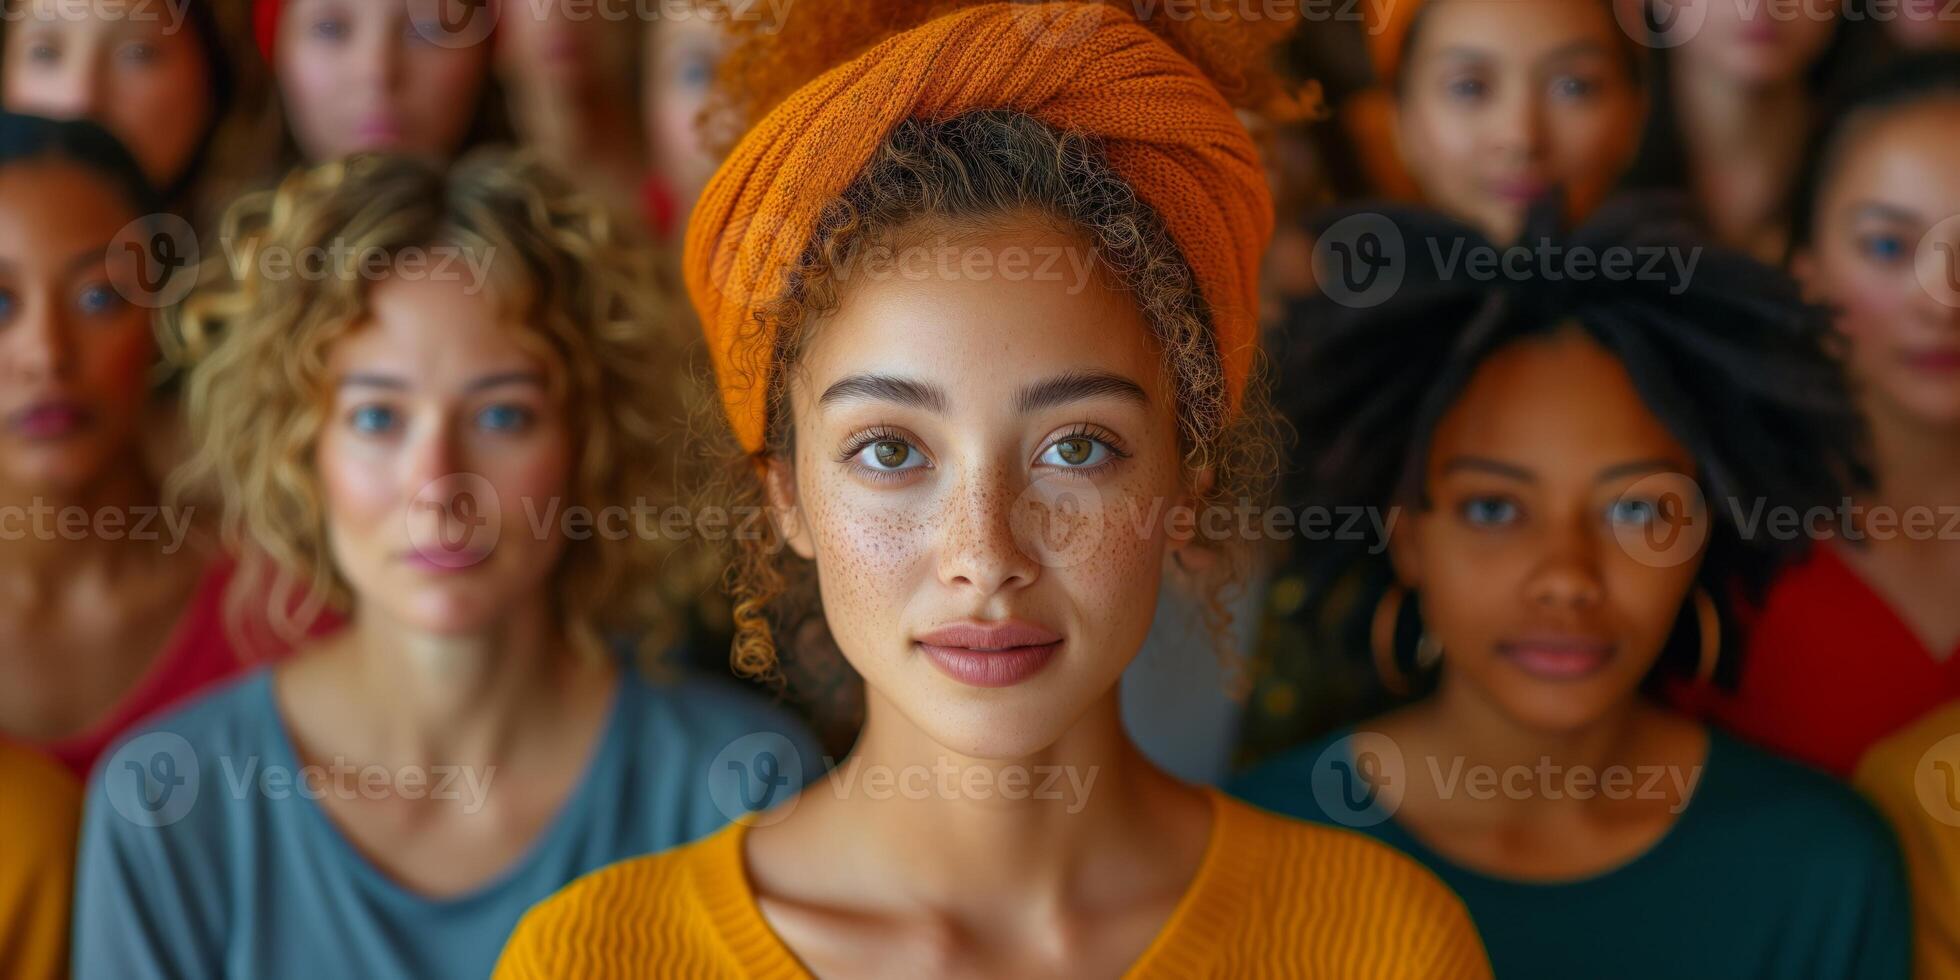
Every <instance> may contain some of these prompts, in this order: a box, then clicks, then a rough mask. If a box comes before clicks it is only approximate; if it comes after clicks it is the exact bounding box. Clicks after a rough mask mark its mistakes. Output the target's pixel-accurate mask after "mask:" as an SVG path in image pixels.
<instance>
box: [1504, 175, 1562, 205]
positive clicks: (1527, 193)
mask: <svg viewBox="0 0 1960 980" xmlns="http://www.w3.org/2000/svg"><path fill="white" fill-rule="evenodd" d="M1548 186H1550V185H1548V184H1546V183H1545V182H1544V181H1542V180H1533V179H1530V178H1512V179H1509V180H1493V181H1491V182H1490V191H1491V193H1492V194H1495V195H1496V196H1497V197H1499V198H1501V199H1503V200H1505V201H1507V202H1509V203H1512V204H1530V203H1531V202H1532V201H1534V200H1536V199H1537V198H1538V197H1539V196H1540V195H1542V194H1544V193H1545V189H1546V187H1548Z"/></svg>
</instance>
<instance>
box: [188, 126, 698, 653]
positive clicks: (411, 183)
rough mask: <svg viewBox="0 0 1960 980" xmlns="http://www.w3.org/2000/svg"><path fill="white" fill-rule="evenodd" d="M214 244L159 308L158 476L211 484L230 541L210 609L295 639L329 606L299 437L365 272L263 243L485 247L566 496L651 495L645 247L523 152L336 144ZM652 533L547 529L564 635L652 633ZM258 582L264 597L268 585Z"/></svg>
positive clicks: (673, 480) (325, 389)
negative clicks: (543, 409)
mask: <svg viewBox="0 0 1960 980" xmlns="http://www.w3.org/2000/svg"><path fill="white" fill-rule="evenodd" d="M223 235H224V236H225V241H226V242H227V248H226V249H225V250H224V251H225V252H226V253H235V258H233V259H232V260H231V261H232V262H235V263H236V266H237V270H240V271H243V272H244V274H237V273H236V272H235V270H234V268H233V267H232V265H228V264H227V262H226V258H225V256H224V255H217V256H214V257H213V259H212V261H210V262H209V263H207V265H206V266H205V268H204V270H203V275H202V281H201V282H200V285H199V288H198V289H197V290H196V291H195V292H194V293H193V294H192V295H191V297H190V298H189V299H187V300H186V301H185V303H184V304H183V305H182V308H181V310H180V311H179V312H178V314H177V315H176V316H175V317H174V318H172V320H171V321H170V322H169V323H167V324H166V329H165V331H164V339H165V346H166V348H167V350H168V352H169V353H170V354H171V356H172V357H173V359H175V360H177V361H178V362H180V363H183V364H185V365H186V366H187V367H188V370H189V374H188V376H187V383H186V390H185V396H186V406H187V414H188V418H189V425H190V429H191V432H192V435H193V439H194V441H195V444H196V447H197V448H196V450H195V453H194V455H193V456H192V458H191V459H190V460H189V461H188V462H187V463H186V464H185V465H184V467H183V468H182V469H180V470H179V471H178V472H177V473H176V474H174V475H173V478H172V480H171V486H170V492H171V493H172V495H173V496H181V495H183V494H184V493H186V492H188V491H189V490H191V489H193V488H203V487H208V488H209V489H210V490H211V491H213V492H215V493H217V494H218V495H220V496H221V498H222V501H223V507H222V512H223V518H222V523H221V531H222V534H223V537H224V541H225V543H226V545H227V547H229V548H230V549H232V550H233V551H235V552H236V553H237V554H238V555H239V559H240V563H241V571H240V574H239V575H238V576H237V577H236V582H237V587H235V588H234V589H233V590H232V593H231V595H230V596H229V597H228V613H229V616H228V618H229V621H230V623H231V625H232V627H233V628H234V630H235V631H241V632H242V631H244V630H245V628H246V627H245V624H246V623H247V622H252V621H256V620H255V617H254V616H252V615H250V614H252V613H254V612H257V610H253V609H251V608H250V607H251V606H253V605H255V604H257V603H259V602H264V603H266V608H265V609H264V610H263V611H264V612H265V613H266V614H269V622H270V624H271V625H272V627H273V629H274V631H275V632H276V633H277V634H278V638H279V639H280V640H281V641H283V642H287V643H291V642H295V641H297V640H298V639H299V638H300V637H301V636H302V635H303V634H304V633H305V631H306V630H307V629H308V628H309V627H310V626H311V625H312V623H313V622H314V621H315V620H316V619H317V617H318V616H319V615H320V614H321V613H322V612H323V611H324V610H326V609H328V608H333V609H337V610H345V609H347V608H349V606H350V604H351V601H352V598H353V596H352V594H351V591H350V589H349V586H348V583H347V582H346V581H345V580H344V579H343V578H342V577H341V576H340V574H339V572H338V571H337V570H336V569H335V568H334V565H333V562H332V560H331V557H330V553H329V551H328V545H327V533H326V532H327V528H326V521H327V515H326V513H325V510H324V506H323V503H322V500H321V496H320V492H319V476H318V474H317V472H316V471H315V469H314V465H313V451H314V447H315V446H316V445H317V440H318V438H319V435H320V431H321V428H322V426H323V424H324V420H325V416H326V414H327V411H328V405H329V400H330V398H331V391H330V388H329V384H330V381H329V379H328V378H327V374H326V366H327V363H328V354H329V350H330V348H331V347H332V345H333V344H334V343H335V342H336V341H337V340H339V339H340V338H341V337H344V336H346V335H347V334H348V333H349V332H350V331H352V330H354V329H356V328H357V326H358V325H359V324H360V323H361V322H362V321H363V319H364V318H365V316H366V313H367V311H368V303H369V296H370V290H371V289H372V288H373V286H374V284H375V280H374V279H372V278H370V277H367V276H363V275H361V274H359V273H358V272H355V273H352V274H348V273H347V271H346V270H342V274H338V275H289V276H283V277H271V276H265V275H258V274H252V273H251V272H250V271H249V270H253V269H256V268H258V266H259V262H258V256H259V254H260V252H261V250H263V249H281V250H284V251H285V253H286V254H288V255H303V254H307V250H311V249H321V250H325V249H330V248H342V249H348V250H352V251H353V252H354V253H355V254H360V255H363V256H380V257H384V258H385V259H386V260H387V267H392V264H393V263H394V262H395V261H396V260H397V259H398V257H399V256H401V255H402V254H403V253H404V252H407V251H412V250H421V249H430V248H438V247H443V248H453V249H457V250H459V251H463V252H465V253H466V254H478V255H484V256H488V257H489V269H490V274H489V283H488V288H489V289H490V290H491V292H492V294H493V295H494V296H495V297H496V298H497V300H498V301H499V303H500V305H501V306H502V307H503V308H504V309H506V310H511V311H514V312H515V313H516V316H515V319H516V320H518V321H519V322H521V323H523V324H525V325H526V326H527V327H528V328H529V329H528V331H527V332H526V333H525V334H524V335H523V336H521V337H520V338H519V339H520V340H521V341H522V342H523V343H524V344H525V345H526V346H527V347H528V348H529V349H531V350H532V351H533V352H534V353H536V354H537V355H538V356H539V357H540V359H541V360H542V361H543V362H544V363H545V365H546V370H547V374H548V376H549V377H550V380H551V387H552V394H553V397H556V398H559V399H561V400H562V403H563V404H564V405H565V406H566V408H567V410H568V421H569V428H570V431H571V432H572V433H573V436H574V439H575V440H576V444H575V447H574V464H573V468H572V488H571V493H570V498H571V499H570V501H569V503H570V504H571V505H575V506H583V507H587V508H590V509H592V510H593V511H594V512H597V510H598V509H599V508H600V507H602V506H605V505H609V504H616V503H617V502H619V501H622V500H629V499H634V498H635V497H648V498H652V499H661V500H669V501H671V500H673V499H674V492H675V488H676V487H677V486H678V484H679V483H680V482H682V477H681V473H680V467H681V457H680V453H679V449H680V446H681V444H682V442H683V433H684V430H685V427H686V424H687V417H688V414H689V411H690V409H689V406H688V405H687V402H688V401H689V400H690V399H689V396H688V393H687V383H688V378H687V376H686V372H685V371H684V364H683V359H682V356H681V354H680V353H679V350H680V346H679V344H678V343H676V338H675V336H674V335H673V332H672V331H673V330H674V328H675V326H676V325H677V324H678V323H684V322H685V320H684V318H682V317H680V316H678V315H677V313H676V306H675V304H674V303H673V300H672V296H673V290H672V289H670V288H668V287H667V286H666V285H665V283H664V282H663V280H662V278H661V276H660V274H659V273H658V271H657V270H658V264H657V262H656V258H655V256H654V253H652V251H651V250H650V248H649V247H648V246H645V245H644V244H642V243H641V242H640V241H638V240H637V239H636V238H634V237H633V236H632V234H631V233H630V230H629V229H628V227H626V226H623V225H621V224H619V223H618V222H616V221H615V219H614V218H613V217H611V215H610V212H609V211H608V210H607V209H606V208H605V207H604V206H603V205H601V204H599V203H598V202H597V201H595V200H592V199H590V198H588V197H586V196H585V195H583V194H581V193H580V192H578V191H577V190H576V189H575V188H574V187H573V186H572V184H571V183H570V182H569V181H567V180H565V179H564V178H562V177H561V176H559V175H557V174H555V173H553V172H551V171H550V170H549V169H548V168H547V167H546V166H545V165H544V164H543V163H541V162H540V161H539V160H538V159H537V158H536V157H535V156H533V155H531V154H529V153H524V152H511V151H506V150H485V151H480V152H478V153H474V154H472V155H470V156H468V157H467V158H465V159H464V160H463V161H461V162H459V163H458V164H457V165H456V166H455V167H454V168H452V169H449V170H447V171H445V170H443V169H441V168H439V167H438V166H437V165H434V164H431V163H429V162H425V161H421V160H417V159H413V158H409V157H400V156H356V157H352V158H349V159H347V160H344V161H338V162H334V163H328V164H323V165H320V166H317V167H313V168H311V169H302V170H298V171H295V172H294V173H292V174H291V175H289V176H288V177H287V178H286V179H285V180H284V181H282V182H281V183H280V184H279V186H278V187H277V188H276V189H274V190H271V191H265V192H260V193H256V194H251V195H248V196H246V197H243V198H241V199H240V200H239V201H238V202H237V203H236V204H234V205H233V207H232V208H231V209H230V211H229V212H228V214H227V215H226V218H225V222H224V228H223ZM677 551H678V549H677V547H676V544H675V542H673V541H671V540H668V539H666V538H665V537H664V536H662V535H653V534H645V533H635V534H627V535H622V536H613V537H612V538H608V537H606V536H602V535H594V536H591V537H589V538H584V539H576V540H572V541H570V542H568V544H567V548H566V551H565V554H564V556H563V557H562V558H561V559H560V566H559V568H558V570H557V572H556V574H555V575H553V577H552V579H551V581H552V590H553V599H554V611H555V612H556V614H557V615H558V616H559V617H560V620H561V622H562V624H563V626H564V628H565V629H566V630H567V631H568V633H569V634H570V635H571V637H572V639H573V640H574V642H575V643H577V644H578V645H579V646H581V647H583V648H587V649H596V648H597V644H598V643H599V641H600V640H601V638H602V637H615V638H616V637H623V636H630V637H632V638H634V639H636V640H637V641H638V642H639V647H640V651H641V652H642V653H643V654H647V655H652V654H654V653H655V652H657V651H659V650H662V649H664V648H665V645H666V643H667V642H668V640H669V639H670V638H671V636H672V634H673V632H674V629H675V627H676V625H677V622H678V617H677V615H676V611H675V606H676V602H677V600H679V599H680V598H681V596H682V595H683V594H684V590H686V589H687V588H688V586H689V584H690V583H689V581H688V580H687V578H688V577H687V576H686V575H684V574H682V572H683V570H684V567H685V563H684V562H681V561H677V560H672V559H675V557H676V553H677ZM268 593H269V594H268Z"/></svg>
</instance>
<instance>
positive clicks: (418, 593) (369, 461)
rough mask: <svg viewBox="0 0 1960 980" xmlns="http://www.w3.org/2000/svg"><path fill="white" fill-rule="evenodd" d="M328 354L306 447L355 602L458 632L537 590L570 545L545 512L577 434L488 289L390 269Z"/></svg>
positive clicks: (560, 489)
mask: <svg viewBox="0 0 1960 980" xmlns="http://www.w3.org/2000/svg"><path fill="white" fill-rule="evenodd" d="M370 296H371V298H370V302H369V307H370V309H369V314H368V317H367V319H366V320H365V321H364V322H363V323H362V324H360V325H358V326H356V327H355V328H354V330H353V331H352V332H351V333H349V334H348V335H347V336H345V337H342V338H341V339H340V340H338V341H337V342H335V343H334V345H333V346H332V347H331V348H330V351H329V354H328V371H327V377H328V383H329V385H330V386H331V387H330V390H329V392H328V395H327V397H328V399H329V404H330V411H329V413H328V415H327V417H326V419H325V420H324V423H323V428H322V430H321V434H320V437H319V443H318V445H317V448H316V449H315V456H314V465H315V467H316V469H317V472H318V473H319V475H320V484H321V493H322V497H323V499H324V502H325V507H326V515H327V535H328V541H329V545H330V547H331V551H332V554H333V561H334V565H335V567H336V568H337V569H339V571H340V574H341V575H342V576H343V577H344V578H345V579H346V580H347V582H348V583H349V585H350V586H351V588H352V590H353V592H354V594H355V595H356V596H357V597H358V603H359V605H360V607H361V609H362V611H363V615H367V614H369V613H378V614H380V615H382V616H384V617H386V618H387V619H389V620H391V621H392V622H394V623H397V624H400V625H402V626H404V627H406V628H409V629H412V630H415V631H418V632H425V633H432V634H436V635H464V634H470V633H476V632H480V631H482V630H484V629H488V628H491V627H492V626H494V625H495V623H497V622H498V621H499V620H500V619H502V618H503V617H505V616H507V615H508V614H509V612H510V610H511V609H512V608H513V607H514V606H518V605H522V604H525V603H527V602H532V601H538V600H539V599H540V598H541V597H542V596H543V595H544V593H545V589H546V583H547V582H548V581H549V579H550V576H551V573H552V570H553V568H555V567H556V565H557V563H558V558H559V556H560V555H561V554H562V553H563V551H564V546H565V538H564V536H563V535H562V534H561V533H559V532H558V530H557V527H556V524H555V522H547V524H548V525H549V526H547V528H546V530H545V531H544V532H543V533H534V532H533V531H532V530H531V525H530V524H528V523H527V522H526V520H525V517H524V515H525V514H526V513H527V511H526V507H530V508H534V511H532V512H535V513H556V512H557V511H556V509H554V501H562V500H563V495H564V494H565V493H566V492H567V487H568V485H569V482H568V481H569V480H570V476H571V470H570V467H571V459H572V439H571V433H570V431H569V428H568V425H567V423H566V419H565V414H564V411H563V409H562V408H561V406H560V404H559V402H558V400H557V399H556V398H554V397H553V395H552V393H551V391H550V390H549V383H548V380H547V373H546V370H547V368H546V365H544V364H543V363H542V362H541V361H540V360H539V359H538V358H537V357H536V356H535V355H534V354H532V353H531V350H532V349H533V348H529V347H527V346H526V345H524V344H522V343H520V342H519V340H518V339H517V338H518V337H519V336H520V335H521V334H522V333H523V332H524V331H525V330H526V329H527V328H525V327H524V326H523V325H521V324H516V323H511V322H507V321H506V320H505V318H504V317H503V315H502V314H501V313H500V311H499V309H498V305H497V303H496V301H495V300H494V299H493V298H492V296H491V295H490V293H489V291H488V290H486V289H477V290H475V291H474V292H473V291H472V288H471V286H470V285H469V284H468V283H467V282H464V281H461V279H460V278H457V279H442V278H436V277H427V278H417V279H407V278H396V277H391V278H388V279H384V280H382V281H381V282H379V283H378V284H376V285H375V287H374V290H373V292H372V293H371V294H370Z"/></svg>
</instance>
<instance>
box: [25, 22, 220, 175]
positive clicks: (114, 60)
mask: <svg viewBox="0 0 1960 980" xmlns="http://www.w3.org/2000/svg"><path fill="white" fill-rule="evenodd" d="M179 7H180V4H179V3H160V2H142V0H83V2H79V3H78V2H77V0H12V2H10V3H8V4H7V10H8V11H9V12H10V14H12V15H13V17H12V18H10V19H12V23H10V24H8V27H7V46H6V52H5V55H4V78H5V85H4V90H5V96H4V97H5V104H6V107H7V108H8V109H10V110H13V111H14V112H24V113H31V114H33V115H38V116H47V117H49V118H54V119H75V118H88V119H93V120H95V121H96V122H98V123H100V124H101V125H102V126H103V128H105V129H107V130H109V131H110V132H112V133H114V134H116V137H117V138H118V139H120V140H122V141H123V144H124V145H125V146H127V147H129V151H130V153H131V154H132V155H134V156H135V157H136V162H137V163H139V164H141V165H142V167H143V172H144V173H145V174H146V175H147V176H148V177H149V178H150V182H151V183H153V184H156V185H157V186H159V187H169V186H171V185H172V184H174V183H176V182H177V180H178V179H179V178H180V177H182V176H183V173H184V169H185V168H186V167H188V166H189V165H190V163H191V159H192V157H194V156H195V155H196V153H197V149H198V145H199V143H200V142H201V141H202V140H203V138H204V134H205V133H206V132H207V131H208V130H209V129H210V127H211V125H212V123H213V119H212V113H213V111H214V108H213V106H212V91H211V84H212V82H211V78H210V68H209V62H208V61H207V60H206V59H207V52H206V51H205V50H204V42H203V40H202V39H201V38H200V37H199V36H198V32H197V31H196V30H193V29H192V28H190V27H189V26H188V24H186V23H184V22H183V21H182V14H181V13H180V12H179V9H178V8H179Z"/></svg>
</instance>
